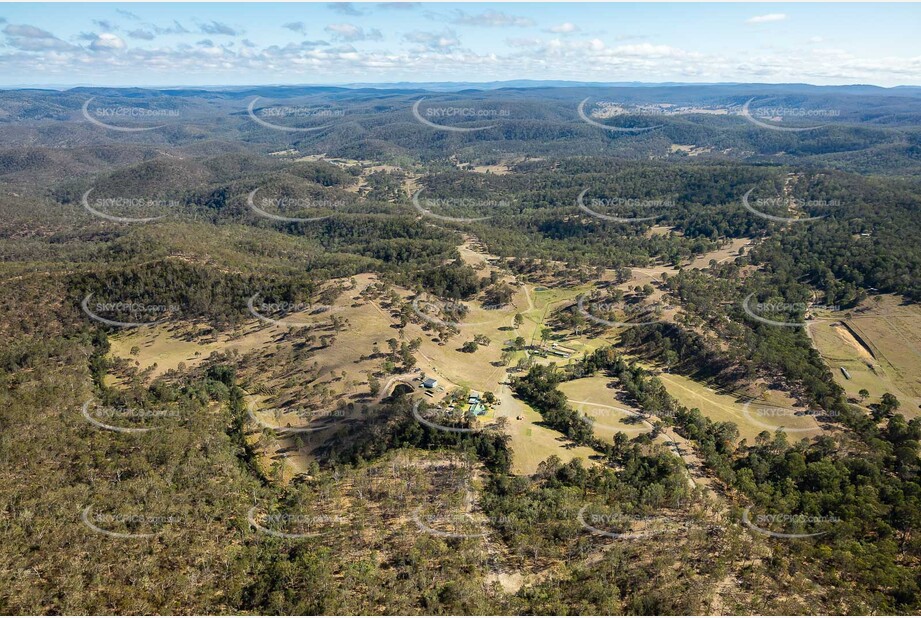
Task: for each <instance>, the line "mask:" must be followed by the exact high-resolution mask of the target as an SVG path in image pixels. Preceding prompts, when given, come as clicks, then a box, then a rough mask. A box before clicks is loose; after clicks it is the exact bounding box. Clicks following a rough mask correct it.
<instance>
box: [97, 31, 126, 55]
mask: <svg viewBox="0 0 921 618" xmlns="http://www.w3.org/2000/svg"><path fill="white" fill-rule="evenodd" d="M126 47H127V45H125V42H124V41H122V40H121V39H120V38H119V37H117V36H116V35H114V34H111V33H109V32H103V33H102V34H100V35H99V36H98V37H96V40H95V41H93V42H92V43H90V49H92V50H93V51H121V50H123V49H125V48H126Z"/></svg>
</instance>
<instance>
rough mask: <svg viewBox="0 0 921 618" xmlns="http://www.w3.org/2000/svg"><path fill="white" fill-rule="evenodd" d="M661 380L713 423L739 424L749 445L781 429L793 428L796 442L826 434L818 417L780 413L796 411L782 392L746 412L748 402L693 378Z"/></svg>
mask: <svg viewBox="0 0 921 618" xmlns="http://www.w3.org/2000/svg"><path fill="white" fill-rule="evenodd" d="M658 378H659V379H660V380H662V383H663V384H664V385H665V388H666V390H668V393H669V394H670V395H671V396H672V397H674V398H675V399H677V400H678V401H679V402H680V403H681V404H682V405H684V406H686V407H688V408H697V409H699V410H700V412H701V414H703V415H704V416H706V417H707V418H709V419H710V420H712V421H723V422H725V421H731V422H733V423H735V424H736V426H737V427H738V428H739V438H744V439H746V440H748V442H749V443H751V442H752V441H753V440H754V439H755V437H756V436H757V435H758V434H759V433H761V432H762V431H770V432H774V431H775V430H777V429H780V428H781V427H784V428H787V429H789V430H790V431H788V432H787V435H788V436H789V437H790V438H792V439H794V440H799V439H800V438H805V437H812V436H817V435H821V434H822V433H823V429H822V428H821V427H820V426H819V423H818V422H817V421H816V420H815V418H814V417H812V416H808V415H804V416H796V415H794V414H793V413H789V414H787V413H784V412H783V411H779V410H778V409H779V408H783V409H791V410H792V409H794V408H795V406H794V405H793V402H792V400H790V399H789V398H787V397H785V396H784V395H783V394H782V393H778V392H776V391H774V392H770V393H766V394H765V395H764V396H763V397H762V398H761V399H760V400H759V401H758V402H755V403H753V404H752V405H751V406H749V407H748V408H747V409H746V407H745V405H744V403H743V402H741V401H739V400H738V399H737V398H736V397H734V396H732V395H724V394H720V393H717V392H715V391H714V390H713V389H711V388H709V387H707V386H704V385H703V384H700V383H699V382H696V381H694V380H692V379H690V378H686V377H684V376H681V375H677V374H670V373H660V374H659V375H658Z"/></svg>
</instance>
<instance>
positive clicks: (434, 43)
mask: <svg viewBox="0 0 921 618" xmlns="http://www.w3.org/2000/svg"><path fill="white" fill-rule="evenodd" d="M403 38H404V39H405V40H407V41H409V42H410V43H416V44H418V45H420V46H421V48H422V49H427V50H431V51H437V52H445V51H452V50H454V49H456V48H457V47H459V46H460V39H458V38H457V35H456V34H455V33H454V31H453V30H450V29H449V30H445V31H443V32H419V31H416V32H408V33H406V34H405V35H403Z"/></svg>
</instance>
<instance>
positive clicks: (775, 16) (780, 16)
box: [745, 13, 787, 24]
mask: <svg viewBox="0 0 921 618" xmlns="http://www.w3.org/2000/svg"><path fill="white" fill-rule="evenodd" d="M786 19H787V15H786V13H768V14H767V15H755V16H754V17H749V18H748V19H746V20H745V23H747V24H767V23H770V22H774V21H785V20H786Z"/></svg>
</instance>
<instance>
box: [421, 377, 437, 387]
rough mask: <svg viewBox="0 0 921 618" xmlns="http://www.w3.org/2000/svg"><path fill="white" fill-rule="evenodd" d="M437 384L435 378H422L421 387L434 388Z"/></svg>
mask: <svg viewBox="0 0 921 618" xmlns="http://www.w3.org/2000/svg"><path fill="white" fill-rule="evenodd" d="M436 386H438V380H436V379H435V378H425V379H424V380H422V388H435V387H436Z"/></svg>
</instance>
